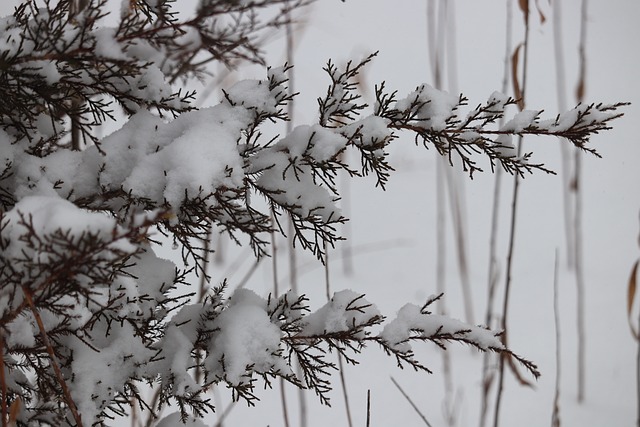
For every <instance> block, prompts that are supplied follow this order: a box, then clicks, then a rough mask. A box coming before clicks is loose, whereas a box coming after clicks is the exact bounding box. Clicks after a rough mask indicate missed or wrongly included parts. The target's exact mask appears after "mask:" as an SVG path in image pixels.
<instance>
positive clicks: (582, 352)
mask: <svg viewBox="0 0 640 427" xmlns="http://www.w3.org/2000/svg"><path fill="white" fill-rule="evenodd" d="M580 15H581V23H580V45H579V48H578V51H579V57H580V76H579V84H578V87H579V89H578V90H577V91H576V94H577V98H578V99H577V101H578V102H581V101H582V98H583V96H584V85H585V75H586V62H587V61H586V59H587V58H586V39H587V0H582V9H581V14H580ZM574 155H575V157H574V163H575V176H574V178H573V189H574V191H575V198H574V203H575V206H574V208H573V212H574V215H575V218H574V227H575V229H574V233H573V235H574V238H575V243H574V247H575V265H576V294H577V295H576V297H577V300H578V301H577V305H578V307H577V323H578V324H577V328H578V331H577V333H578V355H577V356H578V366H577V368H578V402H583V401H584V397H585V377H586V361H585V357H586V348H585V339H586V332H585V319H584V315H585V314H584V310H585V308H584V305H585V301H584V299H585V295H584V294H585V278H584V266H583V264H582V248H583V245H582V188H581V187H582V186H581V184H580V175H581V169H582V153H581V152H580V150H575V154H574Z"/></svg>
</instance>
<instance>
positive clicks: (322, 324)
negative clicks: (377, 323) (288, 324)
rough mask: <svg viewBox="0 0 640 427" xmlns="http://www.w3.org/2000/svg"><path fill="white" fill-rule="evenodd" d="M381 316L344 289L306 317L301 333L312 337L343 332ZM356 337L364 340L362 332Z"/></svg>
mask: <svg viewBox="0 0 640 427" xmlns="http://www.w3.org/2000/svg"><path fill="white" fill-rule="evenodd" d="M381 315H382V314H381V313H380V311H379V310H378V309H377V307H376V306H375V305H373V304H371V303H369V302H368V301H367V300H366V299H364V298H362V295H361V294H357V293H355V292H354V291H351V290H348V289H345V290H342V291H340V292H336V293H335V294H333V297H331V300H330V301H329V302H328V303H327V304H325V305H324V306H322V307H321V308H319V309H318V310H316V311H315V312H313V313H311V314H309V315H307V316H306V317H305V318H304V323H305V326H304V327H303V329H302V332H301V333H302V334H303V335H307V336H314V335H322V334H325V333H329V334H331V333H335V332H345V331H348V330H350V329H351V328H353V327H354V325H363V324H366V323H367V321H369V320H371V319H372V318H375V317H377V316H381ZM356 337H358V338H364V337H365V335H364V331H361V332H358V334H356Z"/></svg>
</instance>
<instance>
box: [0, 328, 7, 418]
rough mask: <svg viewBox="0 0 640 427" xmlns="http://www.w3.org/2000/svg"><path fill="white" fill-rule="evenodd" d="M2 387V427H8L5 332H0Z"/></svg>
mask: <svg viewBox="0 0 640 427" xmlns="http://www.w3.org/2000/svg"><path fill="white" fill-rule="evenodd" d="M0 387H1V388H2V427H7V379H6V378H5V376H4V331H2V330H0Z"/></svg>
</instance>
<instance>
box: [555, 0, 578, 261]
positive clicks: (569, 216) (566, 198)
mask: <svg viewBox="0 0 640 427" xmlns="http://www.w3.org/2000/svg"><path fill="white" fill-rule="evenodd" d="M552 4H553V51H554V54H555V65H556V94H557V97H558V111H566V110H567V95H566V92H567V83H566V72H565V67H564V57H565V54H564V46H563V43H562V41H563V39H562V2H560V1H554V2H552ZM559 146H560V155H561V158H562V200H563V207H564V230H565V240H566V250H567V264H568V266H569V267H570V268H573V267H575V262H576V246H575V243H576V242H575V228H574V223H573V217H574V212H573V203H572V197H571V195H572V191H571V190H572V185H571V180H572V177H571V175H572V171H571V168H572V156H571V147H570V146H569V145H567V144H559Z"/></svg>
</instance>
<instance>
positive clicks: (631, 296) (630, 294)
mask: <svg viewBox="0 0 640 427" xmlns="http://www.w3.org/2000/svg"><path fill="white" fill-rule="evenodd" d="M638 264H640V260H637V261H636V262H635V264H633V268H632V269H631V276H629V286H628V288H627V318H628V319H629V328H631V333H632V334H633V337H634V338H635V339H636V340H639V339H640V336H638V331H636V329H635V327H634V326H633V319H632V318H631V311H632V310H633V301H634V300H635V297H636V285H637V282H636V276H637V273H638Z"/></svg>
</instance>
